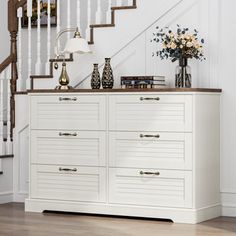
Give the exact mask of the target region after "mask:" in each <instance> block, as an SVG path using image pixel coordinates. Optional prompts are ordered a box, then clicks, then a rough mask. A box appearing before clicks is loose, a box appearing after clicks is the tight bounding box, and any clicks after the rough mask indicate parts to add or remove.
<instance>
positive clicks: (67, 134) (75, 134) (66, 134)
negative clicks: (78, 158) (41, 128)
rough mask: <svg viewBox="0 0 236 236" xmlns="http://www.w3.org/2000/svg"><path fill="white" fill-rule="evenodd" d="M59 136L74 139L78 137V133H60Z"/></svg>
mask: <svg viewBox="0 0 236 236" xmlns="http://www.w3.org/2000/svg"><path fill="white" fill-rule="evenodd" d="M59 136H73V137H76V136H77V133H61V132H60V133H59Z"/></svg>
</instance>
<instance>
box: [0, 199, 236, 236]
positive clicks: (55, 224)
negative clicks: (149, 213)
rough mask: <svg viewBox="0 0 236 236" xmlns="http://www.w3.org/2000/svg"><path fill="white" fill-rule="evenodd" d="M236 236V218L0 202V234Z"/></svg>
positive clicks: (56, 235) (38, 235)
mask: <svg viewBox="0 0 236 236" xmlns="http://www.w3.org/2000/svg"><path fill="white" fill-rule="evenodd" d="M62 235H63V236H72V235H73V236H75V235H76V236H82V235H83V236H165V235H167V236H198V235H199V236H205V235H206V236H208V235H209V236H220V235H221V236H228V235H235V236H236V218H227V217H221V218H217V219H214V220H211V221H207V222H204V223H201V224H198V225H187V224H174V223H170V222H163V221H157V220H142V219H127V218H116V217H100V216H92V215H80V214H62V213H58V214H57V213H44V214H38V213H25V212H24V206H23V204H19V203H10V204H4V205H0V236H62Z"/></svg>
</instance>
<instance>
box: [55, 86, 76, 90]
mask: <svg viewBox="0 0 236 236" xmlns="http://www.w3.org/2000/svg"><path fill="white" fill-rule="evenodd" d="M55 89H56V90H71V89H74V88H73V87H72V86H69V85H58V86H56V88H55Z"/></svg>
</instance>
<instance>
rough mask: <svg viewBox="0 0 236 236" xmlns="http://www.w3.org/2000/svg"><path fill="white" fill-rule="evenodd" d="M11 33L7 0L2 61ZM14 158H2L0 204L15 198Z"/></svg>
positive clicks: (0, 19) (1, 6) (1, 9)
mask: <svg viewBox="0 0 236 236" xmlns="http://www.w3.org/2000/svg"><path fill="white" fill-rule="evenodd" d="M8 35H9V33H8V30H7V1H1V3H0V37H1V39H0V42H1V43H0V63H1V62H2V61H3V60H4V59H5V58H6V57H7V56H9V50H10V49H9V36H8ZM12 168H13V167H12V160H11V159H4V160H2V170H3V175H0V204H1V203H5V202H9V201H12V199H13V172H12V171H13V170H12Z"/></svg>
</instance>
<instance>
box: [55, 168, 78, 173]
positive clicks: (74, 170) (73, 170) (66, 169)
mask: <svg viewBox="0 0 236 236" xmlns="http://www.w3.org/2000/svg"><path fill="white" fill-rule="evenodd" d="M59 171H68V172H69V171H70V172H76V171H77V169H76V168H74V169H69V168H61V167H60V168H59Z"/></svg>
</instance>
